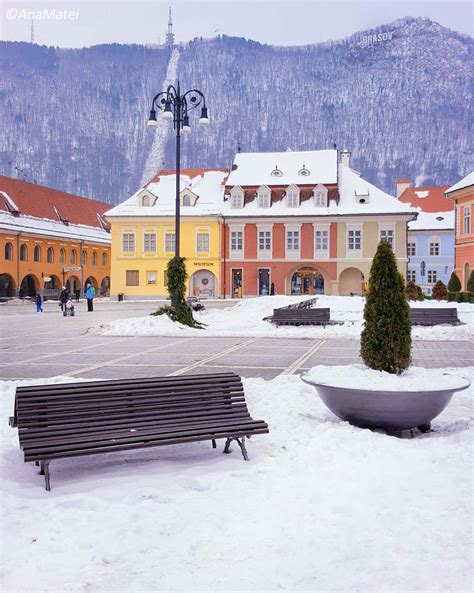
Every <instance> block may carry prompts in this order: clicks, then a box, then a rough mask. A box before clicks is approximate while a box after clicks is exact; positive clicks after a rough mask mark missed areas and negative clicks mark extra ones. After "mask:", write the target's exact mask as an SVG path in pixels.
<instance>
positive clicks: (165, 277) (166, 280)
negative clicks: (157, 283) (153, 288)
mask: <svg viewBox="0 0 474 593" xmlns="http://www.w3.org/2000/svg"><path fill="white" fill-rule="evenodd" d="M163 284H164V285H165V286H168V272H167V271H166V270H164V271H163Z"/></svg>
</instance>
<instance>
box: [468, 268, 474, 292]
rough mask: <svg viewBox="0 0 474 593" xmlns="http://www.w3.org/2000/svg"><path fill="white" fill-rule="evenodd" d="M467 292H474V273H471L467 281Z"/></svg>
mask: <svg viewBox="0 0 474 593" xmlns="http://www.w3.org/2000/svg"><path fill="white" fill-rule="evenodd" d="M467 291H468V292H474V272H471V273H470V275H469V279H468V281H467Z"/></svg>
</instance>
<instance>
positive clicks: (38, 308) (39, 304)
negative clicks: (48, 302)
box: [35, 292, 43, 313]
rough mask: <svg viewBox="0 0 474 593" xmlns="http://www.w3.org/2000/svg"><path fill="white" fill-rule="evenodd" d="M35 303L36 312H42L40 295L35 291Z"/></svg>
mask: <svg viewBox="0 0 474 593" xmlns="http://www.w3.org/2000/svg"><path fill="white" fill-rule="evenodd" d="M35 303H36V312H37V313H42V312H43V307H42V305H43V299H42V298H41V295H40V293H39V292H37V293H36V299H35Z"/></svg>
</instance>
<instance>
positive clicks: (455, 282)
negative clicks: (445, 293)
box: [448, 272, 461, 292]
mask: <svg viewBox="0 0 474 593" xmlns="http://www.w3.org/2000/svg"><path fill="white" fill-rule="evenodd" d="M448 290H449V292H459V291H460V290H461V281H460V280H459V278H458V277H457V276H456V272H453V273H452V274H451V277H450V279H449V282H448Z"/></svg>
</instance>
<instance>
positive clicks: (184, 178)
mask: <svg viewBox="0 0 474 593" xmlns="http://www.w3.org/2000/svg"><path fill="white" fill-rule="evenodd" d="M228 174H229V170H228V169H206V170H183V171H182V174H181V176H180V189H181V193H183V191H184V190H186V189H187V190H189V191H190V192H192V193H194V194H196V195H197V196H198V198H197V200H196V203H195V205H194V206H183V205H181V216H210V215H217V214H219V212H220V211H221V208H222V204H223V203H224V181H225V179H226V177H227V175H228ZM145 189H146V190H147V191H148V192H150V193H151V194H153V195H154V196H156V200H155V203H154V205H153V206H142V205H141V203H140V195H141V194H142V192H143V191H144V190H145ZM175 203H176V175H175V174H174V172H173V171H165V172H161V173H160V174H159V175H157V176H156V177H155V178H154V179H152V181H151V182H150V183H148V184H147V185H146V187H145V188H140V189H139V190H138V191H137V192H136V193H135V194H134V195H133V196H131V197H130V198H129V199H128V200H125V202H122V203H121V204H118V206H115V208H112V209H111V210H109V211H108V212H106V216H107V217H108V218H113V217H115V216H117V217H118V216H140V217H141V216H171V215H173V216H174V213H175Z"/></svg>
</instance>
